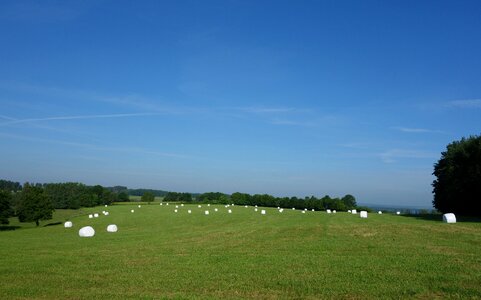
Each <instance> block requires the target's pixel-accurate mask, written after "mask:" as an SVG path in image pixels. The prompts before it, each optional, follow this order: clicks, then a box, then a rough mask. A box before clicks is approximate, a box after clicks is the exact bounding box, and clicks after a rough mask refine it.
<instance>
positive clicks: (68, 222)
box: [63, 221, 73, 228]
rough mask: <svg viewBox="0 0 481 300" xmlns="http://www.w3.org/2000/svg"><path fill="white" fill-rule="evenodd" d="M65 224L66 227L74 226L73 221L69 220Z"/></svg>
mask: <svg viewBox="0 0 481 300" xmlns="http://www.w3.org/2000/svg"><path fill="white" fill-rule="evenodd" d="M63 226H64V227H65V228H70V227H72V226H73V224H72V222H71V221H67V222H65V224H63Z"/></svg>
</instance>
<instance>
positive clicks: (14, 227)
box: [0, 225, 20, 231]
mask: <svg viewBox="0 0 481 300" xmlns="http://www.w3.org/2000/svg"><path fill="white" fill-rule="evenodd" d="M18 228H20V226H8V225H0V231H10V230H15V229H18Z"/></svg>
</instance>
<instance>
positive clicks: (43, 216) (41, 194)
mask: <svg viewBox="0 0 481 300" xmlns="http://www.w3.org/2000/svg"><path fill="white" fill-rule="evenodd" d="M53 211H54V208H53V204H52V201H51V200H50V199H49V197H47V195H46V193H45V191H44V189H43V188H42V187H38V186H31V185H29V184H28V183H26V184H25V185H24V186H23V190H22V192H21V193H20V197H19V203H18V207H17V214H18V220H19V221H20V222H35V224H36V225H37V226H38V225H39V221H40V220H49V219H51V218H52V213H53Z"/></svg>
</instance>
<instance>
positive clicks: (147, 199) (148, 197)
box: [141, 192, 155, 204]
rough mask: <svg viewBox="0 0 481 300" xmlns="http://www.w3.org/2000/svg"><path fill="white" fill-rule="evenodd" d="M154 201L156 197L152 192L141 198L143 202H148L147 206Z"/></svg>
mask: <svg viewBox="0 0 481 300" xmlns="http://www.w3.org/2000/svg"><path fill="white" fill-rule="evenodd" d="M154 199H155V195H154V193H152V192H145V193H144V194H143V195H142V198H141V200H142V202H147V204H150V202H152V201H154Z"/></svg>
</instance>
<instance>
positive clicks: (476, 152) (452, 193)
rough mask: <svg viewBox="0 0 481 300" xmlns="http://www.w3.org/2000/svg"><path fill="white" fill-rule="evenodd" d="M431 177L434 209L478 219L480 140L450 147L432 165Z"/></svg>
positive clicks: (480, 212)
mask: <svg viewBox="0 0 481 300" xmlns="http://www.w3.org/2000/svg"><path fill="white" fill-rule="evenodd" d="M433 175H434V176H436V180H434V182H433V184H432V185H433V193H434V200H433V206H434V207H435V208H436V209H438V210H439V211H441V212H452V213H456V214H460V215H475V216H481V201H480V199H481V136H472V137H469V138H467V139H466V138H462V139H461V140H460V141H454V142H452V143H451V144H449V145H448V146H447V147H446V151H444V152H442V153H441V158H440V159H439V161H438V162H437V163H436V164H435V165H434V172H433Z"/></svg>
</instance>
